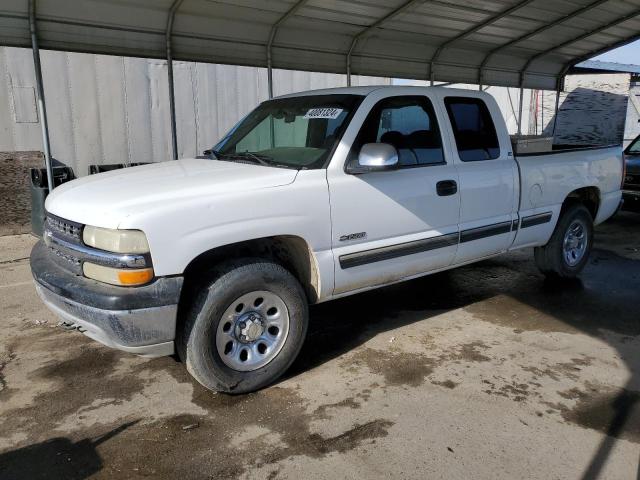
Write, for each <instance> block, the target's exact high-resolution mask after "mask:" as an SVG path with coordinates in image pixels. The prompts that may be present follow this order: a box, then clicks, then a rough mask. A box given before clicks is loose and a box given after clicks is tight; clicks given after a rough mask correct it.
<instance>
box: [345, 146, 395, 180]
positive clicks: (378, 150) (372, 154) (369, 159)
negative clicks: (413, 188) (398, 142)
mask: <svg viewBox="0 0 640 480" xmlns="http://www.w3.org/2000/svg"><path fill="white" fill-rule="evenodd" d="M354 163H355V162H354ZM397 167H398V151H397V150H396V149H395V147H394V146H393V145H389V144H388V143H365V144H364V145H363V146H362V148H361V149H360V153H359V154H358V162H357V164H356V165H350V166H349V168H348V169H347V173H353V174H358V173H367V172H381V171H384V170H393V169H395V168H397Z"/></svg>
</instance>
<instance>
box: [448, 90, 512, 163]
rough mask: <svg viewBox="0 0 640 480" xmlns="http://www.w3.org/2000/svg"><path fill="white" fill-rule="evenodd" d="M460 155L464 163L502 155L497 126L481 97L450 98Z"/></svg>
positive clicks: (450, 115) (452, 123)
mask: <svg viewBox="0 0 640 480" xmlns="http://www.w3.org/2000/svg"><path fill="white" fill-rule="evenodd" d="M444 104H445V107H446V109H447V114H448V116H449V121H450V122H451V128H452V130H453V136H454V138H455V141H456V147H457V149H458V156H459V157H460V160H462V161H463V162H477V161H482V160H494V159H496V158H498V157H499V156H500V144H499V142H498V134H497V133H496V127H495V125H494V123H493V119H492V118H491V113H490V112H489V108H487V105H486V103H485V102H484V101H483V100H481V99H479V98H471V97H446V98H445V99H444Z"/></svg>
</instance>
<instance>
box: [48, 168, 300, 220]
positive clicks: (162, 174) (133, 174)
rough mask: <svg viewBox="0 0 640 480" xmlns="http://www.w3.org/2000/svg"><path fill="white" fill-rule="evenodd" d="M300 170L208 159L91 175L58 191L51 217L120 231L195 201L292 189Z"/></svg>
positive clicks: (51, 201)
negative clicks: (147, 214)
mask: <svg viewBox="0 0 640 480" xmlns="http://www.w3.org/2000/svg"><path fill="white" fill-rule="evenodd" d="M297 173H298V172H297V170H290V169H285V168H276V167H264V166H261V165H251V164H244V163H233V162H226V161H219V160H209V159H196V158H192V159H183V160H178V161H168V162H162V163H153V164H150V165H141V166H138V167H131V168H125V169H121V170H114V171H110V172H105V173H100V174H97V175H91V176H88V177H84V178H81V179H78V180H73V181H71V182H68V183H65V184H63V185H61V186H60V187H57V188H56V189H55V190H54V191H53V193H51V195H49V196H48V197H47V201H46V203H45V207H46V209H47V211H48V212H50V213H52V214H54V215H57V216H59V217H62V218H66V219H68V220H72V221H75V222H79V223H84V224H89V225H96V226H99V227H104V228H117V227H118V225H119V224H120V223H121V222H122V221H123V220H124V219H125V218H127V217H128V216H130V215H133V214H139V213H141V212H144V211H148V210H152V209H158V208H166V207H169V208H179V206H180V205H181V204H183V203H184V202H185V201H188V200H189V199H191V198H199V199H202V198H210V197H215V196H218V195H223V194H228V193H231V192H233V193H234V194H237V193H238V192H244V193H246V192H250V191H252V190H256V189H263V188H270V187H278V186H283V185H287V184H290V183H292V182H293V181H294V180H295V178H296V175H297Z"/></svg>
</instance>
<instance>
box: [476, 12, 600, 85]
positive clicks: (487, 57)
mask: <svg viewBox="0 0 640 480" xmlns="http://www.w3.org/2000/svg"><path fill="white" fill-rule="evenodd" d="M608 1H609V0H595V1H594V2H591V3H590V4H588V5H586V6H584V7H582V8H579V9H578V10H574V11H573V12H571V13H568V14H567V15H565V16H563V17H561V18H558V19H557V20H554V21H553V22H551V23H547V24H546V25H543V26H542V27H540V28H537V29H535V30H533V31H531V32H529V33H527V34H525V35H522V36H521V37H518V38H515V39H513V40H511V41H510V42H507V43H505V44H504V45H500V46H499V47H496V48H494V49H493V50H491V51H490V52H489V53H487V55H485V57H484V59H483V60H482V63H481V64H480V69H479V75H478V77H479V78H478V81H479V83H480V84H482V83H483V74H484V70H485V67H486V66H487V64H488V63H489V60H491V58H492V57H493V56H494V55H495V54H497V53H498V52H500V51H502V50H505V49H507V48H509V47H512V46H514V45H517V44H518V43H520V42H524V41H526V40H529V39H530V38H533V37H535V36H536V35H540V34H541V33H544V32H546V31H547V30H550V29H552V28H554V27H557V26H558V25H561V24H563V23H564V22H566V21H568V20H571V19H573V18H576V17H578V16H580V15H582V14H583V13H586V12H588V11H590V10H593V9H594V8H597V7H599V6H600V5H602V4H603V3H606V2H608Z"/></svg>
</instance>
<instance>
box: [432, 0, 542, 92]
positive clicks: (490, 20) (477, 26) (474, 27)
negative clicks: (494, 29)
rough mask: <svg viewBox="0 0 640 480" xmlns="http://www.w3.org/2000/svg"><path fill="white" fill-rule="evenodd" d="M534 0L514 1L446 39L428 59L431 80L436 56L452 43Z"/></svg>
mask: <svg viewBox="0 0 640 480" xmlns="http://www.w3.org/2000/svg"><path fill="white" fill-rule="evenodd" d="M534 1H535V0H522V1H520V2H518V3H516V4H515V5H513V6H512V7H510V8H507V9H506V10H503V11H502V12H500V13H498V14H496V15H494V16H492V17H490V18H488V19H487V20H485V21H484V22H480V23H478V24H477V25H474V26H473V27H471V28H469V29H468V30H465V31H464V32H462V33H460V34H459V35H456V36H455V37H453V38H450V39H449V40H447V41H446V42H444V43H443V44H442V45H440V46H439V47H438V48H437V49H436V51H435V53H434V54H433V56H432V57H431V60H430V61H429V65H430V67H429V70H430V71H429V74H430V77H431V81H432V82H433V81H434V73H435V72H434V68H433V67H434V65H435V64H436V62H437V61H438V58H440V55H441V54H442V52H443V51H444V50H445V49H446V48H447V47H449V46H451V45H453V44H454V43H456V42H459V41H460V40H464V39H465V38H467V37H469V36H470V35H473V34H474V33H476V32H478V31H480V30H482V29H483V28H485V27H488V26H489V25H492V24H494V23H495V22H497V21H499V20H502V19H503V18H505V17H507V16H509V15H511V14H512V13H514V12H515V11H517V10H520V9H521V8H524V7H526V6H527V5H529V4H530V3H532V2H534Z"/></svg>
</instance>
